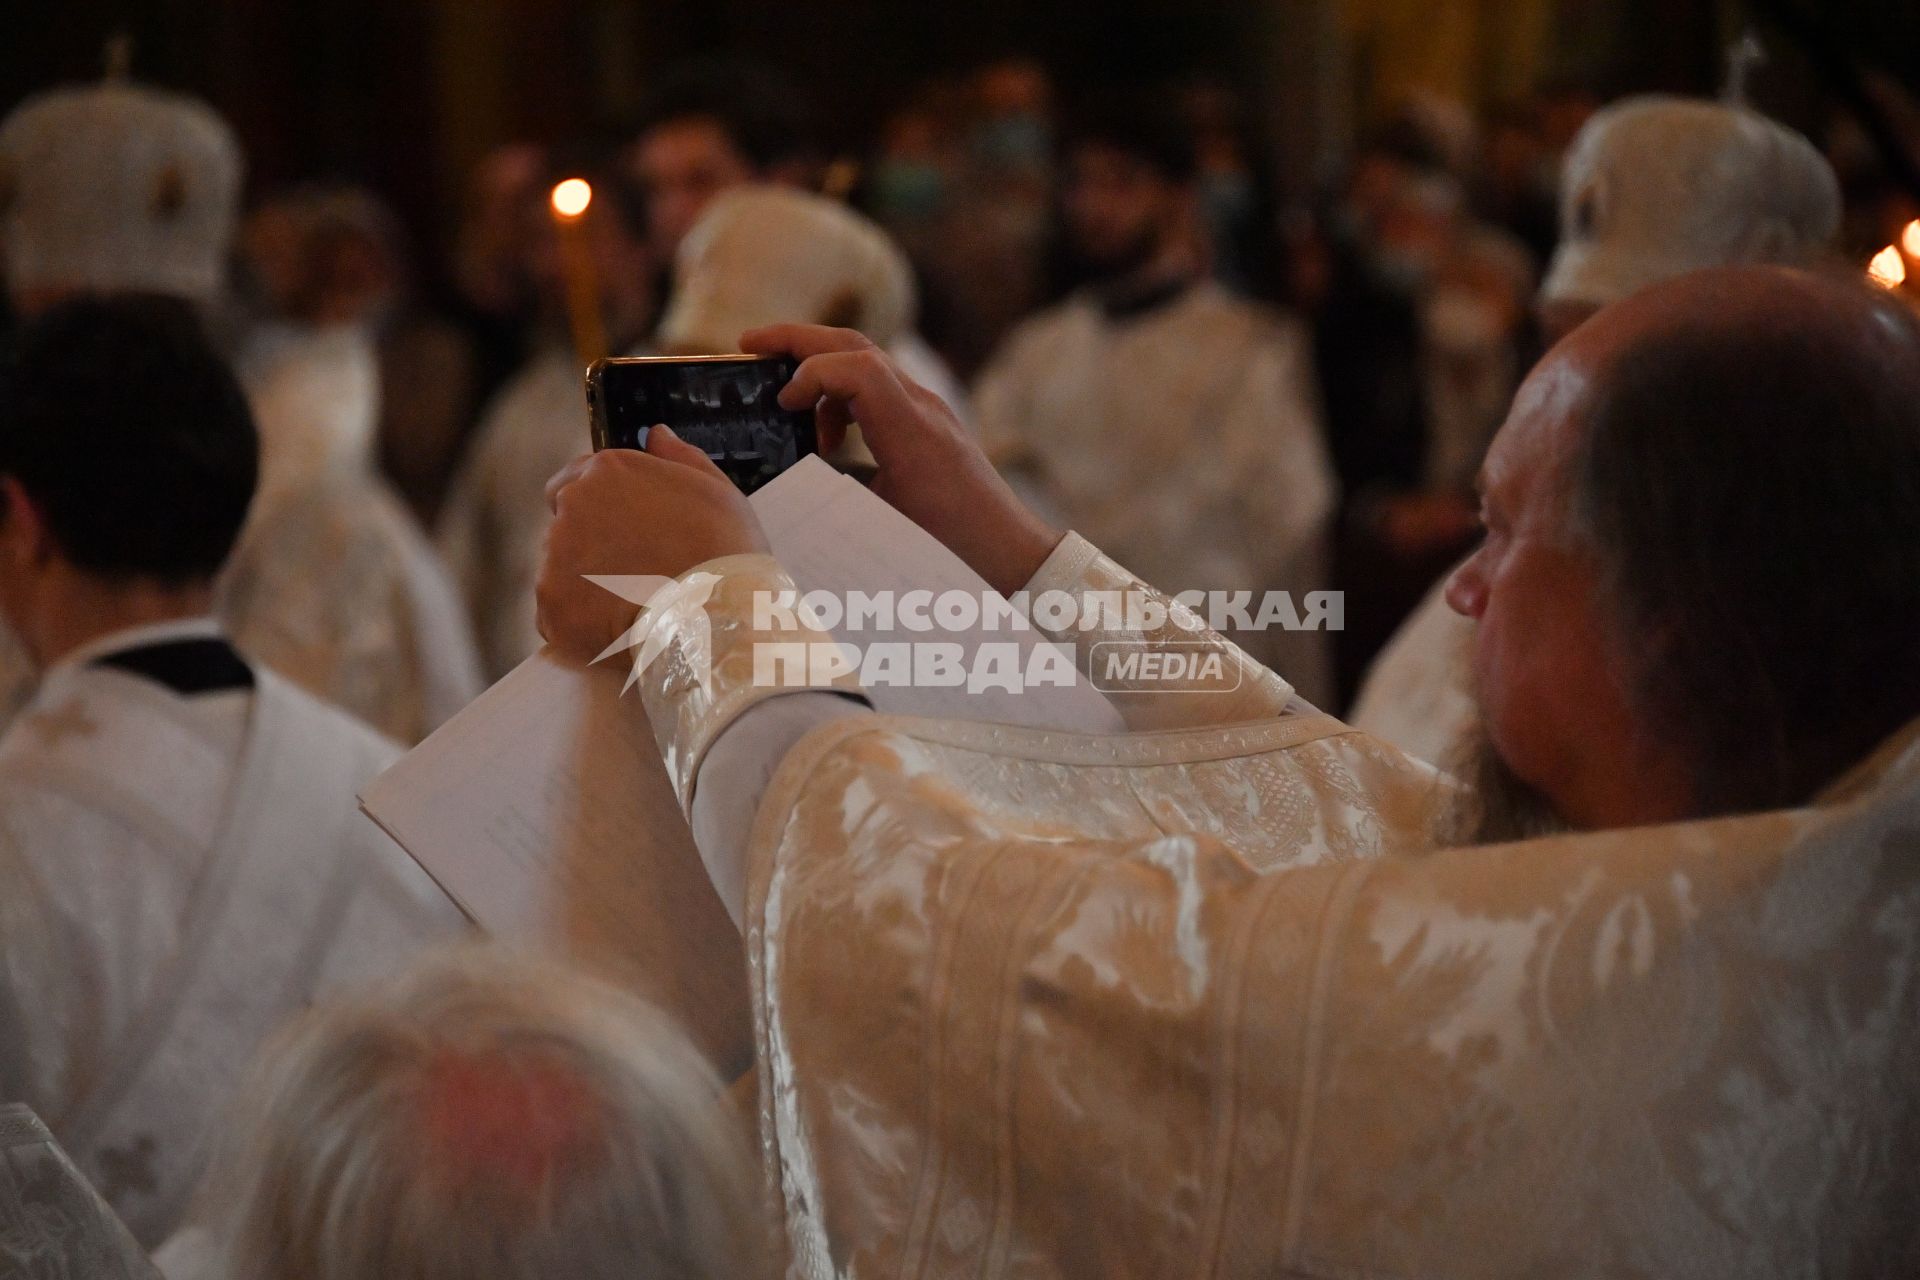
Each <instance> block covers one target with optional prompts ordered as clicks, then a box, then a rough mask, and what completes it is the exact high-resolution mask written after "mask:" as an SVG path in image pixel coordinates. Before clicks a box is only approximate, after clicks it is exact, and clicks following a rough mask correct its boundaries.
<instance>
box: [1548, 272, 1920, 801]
mask: <svg viewBox="0 0 1920 1280" xmlns="http://www.w3.org/2000/svg"><path fill="white" fill-rule="evenodd" d="M1570 345H1575V346H1578V347H1579V348H1581V349H1584V350H1585V351H1588V352H1590V353H1591V356H1592V359H1593V360H1594V362H1595V365H1596V373H1595V377H1594V380H1593V384H1592V385H1593V394H1592V397H1591V399H1590V401H1589V403H1588V404H1587V406H1586V407H1585V411H1584V415H1583V416H1584V420H1585V421H1584V426H1585V430H1584V432H1583V433H1582V444H1581V447H1580V448H1579V450H1578V451H1577V453H1576V455H1575V463H1574V467H1573V470H1572V472H1571V474H1570V475H1569V476H1568V479H1569V481H1570V482H1571V490H1570V491H1571V494H1572V496H1573V499H1574V507H1573V512H1574V514H1575V516H1576V518H1577V519H1578V521H1579V523H1580V525H1581V527H1582V528H1583V529H1584V531H1586V532H1587V533H1589V534H1590V535H1591V537H1592V541H1593V544H1594V546H1595V548H1596V550H1598V551H1599V553H1600V555H1601V558H1602V561H1603V563H1604V564H1605V566H1606V569H1607V585H1608V588H1609V590H1608V594H1609V595H1610V596H1611V597H1612V599H1613V600H1614V602H1615V603H1616V605H1617V613H1616V619H1617V623H1618V625H1619V627H1620V630H1621V633H1622V637H1623V639H1625V640H1626V641H1628V643H1629V645H1630V649H1629V651H1630V652H1633V653H1636V654H1638V655H1639V659H1640V660H1639V662H1638V664H1637V666H1638V670H1637V671H1636V672H1634V676H1635V678H1634V680H1633V681H1632V687H1633V688H1634V689H1635V691H1636V692H1637V693H1638V694H1639V695H1640V698H1641V701H1642V704H1643V705H1642V710H1643V711H1644V713H1645V714H1646V715H1647V716H1648V718H1649V722H1650V723H1652V724H1654V725H1656V726H1658V727H1659V728H1660V729H1661V730H1662V731H1664V732H1668V733H1673V734H1677V735H1679V736H1680V737H1681V738H1682V739H1683V740H1684V741H1685V743H1686V745H1687V747H1688V748H1689V749H1690V750H1691V751H1692V752H1694V753H1695V754H1696V758H1697V759H1698V760H1699V762H1700V763H1699V766H1698V775H1699V776H1698V778H1697V782H1696V785H1697V786H1698V787H1699V788H1700V790H1701V792H1702V795H1701V799H1702V801H1703V802H1704V803H1706V804H1708V805H1709V806H1711V807H1712V808H1714V809H1746V808H1754V807H1761V806H1763V805H1767V804H1775V803H1782V802H1787V801H1794V800H1804V799H1806V798H1809V796H1810V795H1811V794H1812V792H1814V791H1816V790H1817V789H1818V788H1819V787H1820V786H1822V785H1824V784H1825V783H1827V782H1829V781H1831V780H1832V779H1833V778H1834V777H1835V776H1836V775H1837V774H1838V773H1839V772H1841V771H1843V770H1844V769H1845V768H1846V767H1847V766H1849V765H1851V764H1853V763H1854V762H1856V761H1858V760H1859V759H1860V758H1861V757H1862V756H1863V755H1865V754H1866V753H1867V752H1868V751H1870V750H1871V749H1872V748H1873V746H1874V745H1876V744H1877V743H1878V742H1879V741H1880V740H1881V739H1882V738H1884V737H1885V736H1887V735H1888V734H1890V733H1892V732H1893V731H1894V730H1895V729H1897V728H1899V727H1900V725H1902V724H1903V723H1905V722H1906V721H1907V720H1909V719H1912V718H1913V717H1915V716H1916V715H1920V324H1917V323H1916V321H1915V317H1914V316H1913V314H1912V313H1911V312H1910V311H1908V310H1907V309H1906V308H1905V307H1903V306H1901V305H1900V304H1899V303H1897V302H1895V301H1893V300H1891V299H1889V298H1887V297H1886V296H1885V295H1884V294H1881V293H1880V292H1879V291H1877V290H1872V289H1869V288H1868V287H1866V286H1865V285H1862V284H1856V283H1854V282H1852V281H1846V280H1840V279H1834V278H1828V277H1824V276H1819V275H1814V274H1811V273H1807V272H1802V271H1793V270H1788V269H1784V268H1777V267H1775V268H1725V269H1719V270H1713V271H1704V272H1698V273H1695V274H1693V275H1690V276H1685V277H1681V278H1679V279H1677V280H1674V281H1672V282H1670V283H1668V284H1664V285H1660V286H1656V287H1655V288H1653V289H1651V290H1648V291H1647V292H1645V293H1643V294H1640V295H1637V296H1636V297H1633V298H1630V299H1628V300H1627V301H1625V302H1623V303H1621V304H1620V305H1618V306H1616V307H1613V308H1611V309H1609V310H1607V311H1605V312H1602V313H1601V314H1600V315H1598V316H1596V317H1595V318H1594V319H1593V320H1592V321H1591V322H1589V324H1588V325H1586V326H1584V327H1583V328H1582V329H1581V330H1580V331H1579V332H1577V333H1576V334H1575V335H1574V337H1573V338H1572V339H1570Z"/></svg>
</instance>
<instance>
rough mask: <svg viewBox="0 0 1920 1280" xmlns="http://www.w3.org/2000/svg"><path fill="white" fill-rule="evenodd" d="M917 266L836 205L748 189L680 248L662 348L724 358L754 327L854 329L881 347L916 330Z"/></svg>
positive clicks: (716, 207) (722, 205)
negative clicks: (800, 325)
mask: <svg viewBox="0 0 1920 1280" xmlns="http://www.w3.org/2000/svg"><path fill="white" fill-rule="evenodd" d="M914 302H915V299H914V283H913V269H912V267H911V266H910V265H909V263H908V262H907V258H906V255H905V254H904V253H902V252H901V251H900V249H899V247H898V246H897V245H895V244H894V243H893V241H892V239H890V238H889V237H888V235H887V233H886V232H884V231H882V230H881V229H880V228H879V227H878V226H877V225H876V224H874V223H873V222H871V221H869V220H868V219H867V218H865V217H863V216H862V215H860V214H858V213H855V212H854V211H853V210H851V209H849V208H847V207H846V206H845V205H842V204H840V203H838V202H837V201H834V200H829V199H827V198H826V197H824V196H817V195H813V194H811V193H809V192H805V191H796V190H793V189H791V188H787V187H773V186H752V187H743V188H739V189H736V190H734V191H731V192H728V193H727V194H726V195H723V196H721V197H720V198H719V199H717V200H715V201H714V202H713V204H712V205H711V206H710V207H709V208H708V210H707V212H706V213H705V214H703V215H701V218H700V221H699V222H698V223H697V224H695V226H694V228H693V230H692V231H691V232H689V233H688V235H687V237H686V239H685V240H683V241H682V242H681V244H680V250H679V254H678V261H677V262H676V263H675V283H674V291H673V298H672V300H671V302H670V303H669V304H668V308H667V314H666V318H665V319H664V320H662V321H661V325H660V341H661V344H662V345H663V346H664V347H666V348H668V349H669V350H674V351H683V352H706V353H717V352H728V351H732V350H734V349H735V348H736V347H737V345H738V343H739V340H740V335H741V334H742V333H743V332H745V331H746V330H748V329H752V328H756V327H758V326H760V325H767V324H781V323H787V322H799V323H808V324H831V325H839V326H843V327H846V328H852V329H858V330H860V331H861V332H862V333H864V334H866V335H867V337H869V338H871V339H872V340H873V341H874V342H876V343H878V344H880V345H881V346H886V345H887V344H889V343H891V342H893V341H894V340H895V339H896V338H898V337H899V336H900V335H901V334H903V333H905V332H906V331H907V330H908V329H909V328H911V327H912V325H913V313H914Z"/></svg>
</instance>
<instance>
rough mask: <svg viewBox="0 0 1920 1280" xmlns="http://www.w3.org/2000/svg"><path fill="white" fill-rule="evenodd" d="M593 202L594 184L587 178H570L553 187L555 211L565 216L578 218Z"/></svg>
mask: <svg viewBox="0 0 1920 1280" xmlns="http://www.w3.org/2000/svg"><path fill="white" fill-rule="evenodd" d="M592 203H593V186H592V184H590V183H589V182H588V181H587V180H586V179H585V178H568V179H567V180H566V181H565V182H562V183H559V184H557V185H556V186H555V187H554V188H553V211H554V212H555V213H557V214H559V215H560V216H561V217H563V218H577V217H579V216H580V215H581V214H583V213H585V212H586V211H587V206H588V205H590V204H592Z"/></svg>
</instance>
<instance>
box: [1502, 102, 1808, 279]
mask: <svg viewBox="0 0 1920 1280" xmlns="http://www.w3.org/2000/svg"><path fill="white" fill-rule="evenodd" d="M1560 224H1561V227H1560V229H1561V241H1560V248H1559V250H1558V251H1557V252H1556V253H1555V254H1554V258H1553V263H1552V265H1551V266H1550V267H1549V268H1548V270H1547V279H1546V283H1545V284H1544V285H1543V286H1542V287H1541V290H1540V296H1541V299H1542V300H1543V301H1547V302H1583V303H1589V304H1592V305H1597V306H1604V305H1606V304H1607V303H1610V302H1614V301H1617V300H1619V299H1621V298H1624V297H1626V296H1627V295H1628V294H1630V293H1634V292H1636V291H1637V290H1639V289H1642V288H1644V287H1646V286H1647V285H1650V284H1654V283H1657V282H1658V281H1661V280H1665V279H1667V278H1668V277H1670V276H1676V275H1681V274H1683V273H1685V272H1688V271H1694V270H1698V269H1700V268H1703V267H1715V266H1727V265H1732V264H1737V263H1749V262H1775V263H1783V264H1802V265H1803V264H1807V263H1810V262H1812V261H1814V260H1816V259H1817V258H1819V257H1820V256H1821V255H1822V254H1824V253H1825V252H1826V251H1827V250H1829V249H1830V248H1831V247H1832V246H1833V242H1834V239H1835V237H1836V236H1837V235H1838V234H1839V230H1840V184H1839V182H1838V181H1837V180H1836V179H1835V177H1834V174H1833V169H1832V167H1831V166H1829V165H1828V164H1827V162H1826V160H1825V158H1824V157H1822V156H1821V154H1820V152H1819V151H1818V150H1816V149H1815V148H1814V146H1813V144H1812V143H1810V142H1808V141H1807V139H1806V138H1804V137H1802V136H1801V135H1800V134H1798V133H1795V132H1794V131H1793V130H1791V129H1789V128H1787V127H1786V126H1785V125H1782V124H1779V123H1777V122H1775V121H1773V120H1769V119H1768V118H1767V117H1765V116H1763V115H1760V114H1758V113H1757V112H1754V111H1751V110H1748V109H1747V108H1745V107H1737V106H1729V105H1727V104H1725V103H1719V102H1708V101H1704V100H1699V99H1690V98H1674V97H1660V96H1647V97H1636V98H1627V99H1624V100H1622V101H1620V102H1617V103H1615V104H1614V105H1612V106H1610V107H1608V108H1606V109H1605V110H1603V111H1600V112H1598V113H1596V114H1595V115H1594V117H1593V119H1591V120H1589V121H1588V122H1587V124H1586V127H1585V128H1583V129H1582V130H1581V131H1580V133H1579V136H1577V137H1576V138H1575V139H1574V141H1573V146H1572V147H1571V148H1570V149H1569V150H1568V152H1567V161H1566V168H1565V171H1564V172H1563V174H1562V176H1561V189H1560Z"/></svg>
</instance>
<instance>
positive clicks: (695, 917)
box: [361, 459, 1122, 1071]
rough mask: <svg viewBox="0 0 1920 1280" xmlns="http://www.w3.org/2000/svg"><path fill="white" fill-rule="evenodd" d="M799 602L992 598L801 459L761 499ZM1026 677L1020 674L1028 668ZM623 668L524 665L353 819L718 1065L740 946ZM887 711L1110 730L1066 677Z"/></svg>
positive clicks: (950, 634)
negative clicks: (808, 597)
mask: <svg viewBox="0 0 1920 1280" xmlns="http://www.w3.org/2000/svg"><path fill="white" fill-rule="evenodd" d="M753 504H754V508H755V510H756V512H757V513H758V514H759V516H760V519H761V522H762V524H763V526H764V527H765V528H766V531H767V535H768V539H769V542H770V543H771V545H772V546H773V548H774V551H775V554H776V555H778V556H779V557H780V560H781V562H782V564H784V565H785V566H786V567H787V569H788V571H789V572H790V573H792V574H793V576H794V579H795V581H796V582H798V583H799V584H800V586H801V588H802V589H803V590H825V591H832V592H836V593H844V592H846V591H849V590H863V591H868V592H876V591H887V590H891V591H900V592H904V591H907V590H912V589H916V588H917V589H922V590H932V591H936V592H937V591H942V590H949V589H951V590H961V591H969V592H973V593H976V594H977V593H983V592H987V591H989V590H990V589H989V588H988V587H987V585H986V584H985V583H984V582H983V581H982V580H981V579H980V578H979V577H978V575H976V574H974V573H973V571H972V570H970V569H968V568H967V567H966V565H965V564H964V563H963V562H961V561H960V560H959V558H958V557H956V556H954V555H953V554H952V553H951V552H949V551H948V550H947V549H946V548H945V547H943V546H941V545H940V544H939V542H937V541H936V540H935V539H933V538H932V537H931V536H930V535H928V534H927V533H925V532H924V531H923V530H921V529H920V528H918V527H917V526H915V525H914V524H912V523H911V522H910V521H908V520H907V519H906V518H905V517H903V516H901V515H900V514H899V513H898V512H896V511H894V510H893V509H892V508H891V507H889V506H887V504H886V503H885V502H884V501H882V500H881V499H879V498H877V497H875V496H874V495H873V494H872V493H870V492H868V491H867V490H866V489H865V488H864V487H862V486H861V485H860V484H858V483H857V482H855V481H853V480H850V479H847V478H846V477H844V476H841V475H839V474H838V473H836V472H834V471H833V470H832V469H831V468H830V467H828V466H826V465H825V464H824V463H821V462H819V461H818V460H817V459H809V460H807V461H806V462H804V463H802V464H801V465H800V466H799V467H796V468H794V469H793V470H791V471H789V472H788V473H787V474H786V475H783V476H781V477H780V478H779V479H778V480H776V481H774V482H773V483H772V484H770V485H768V486H767V487H766V488H764V489H762V490H761V491H760V492H759V493H758V494H756V495H755V496H754V499H753ZM841 638H843V639H845V640H847V641H849V642H850V643H853V644H855V645H858V646H865V645H868V644H871V643H874V642H876V641H887V640H914V641H941V642H948V643H955V644H959V645H960V646H961V648H962V650H963V651H964V652H965V653H966V654H967V655H968V658H967V660H968V661H971V660H972V655H973V654H974V653H975V652H976V651H977V649H978V647H979V645H981V644H983V643H1015V644H1018V645H1020V646H1021V651H1022V653H1023V654H1024V653H1026V652H1027V651H1028V650H1030V649H1031V648H1032V647H1033V646H1035V645H1038V644H1043V643H1046V642H1045V641H1044V640H1042V639H1041V638H1040V637H1039V635H1038V633H1036V632H1033V631H1031V630H1025V631H1013V630H1005V629H1001V630H994V631H988V630H986V629H984V628H982V627H979V626H975V627H973V628H970V629H967V630H965V631H946V630H935V631H905V630H901V629H896V630H895V631H894V632H891V633H885V634H882V633H878V632H875V631H870V630H868V631H859V632H854V631H846V630H843V631H842V632H841ZM1023 669H1024V668H1023ZM625 676H626V669H625V667H624V665H623V664H621V663H620V662H619V661H617V660H610V661H609V662H608V663H606V664H603V665H602V666H599V667H596V668H593V669H590V670H589V669H582V668H578V667H575V666H573V665H571V664H569V663H567V662H565V661H563V660H561V659H559V658H557V657H555V656H553V655H551V654H548V653H541V654H539V655H536V656H535V657H533V658H531V659H529V660H528V661H527V662H525V663H524V664H522V665H521V666H520V667H518V668H517V669H515V670H514V671H513V672H512V673H510V674H509V675H508V676H507V677H506V678H505V679H503V680H501V681H500V682H499V683H498V684H496V685H495V686H494V687H493V688H492V689H489V690H488V691H487V692H486V693H484V694H482V695H481V696H480V697H479V698H478V699H477V700H475V702H474V703H473V704H472V705H471V706H469V707H468V708H467V709H466V710H465V711H462V712H461V713H460V714H459V715H457V716H455V717H454V718H453V720H451V721H450V722H448V723H447V724H446V725H444V726H443V727H442V728H441V729H440V730H439V731H438V732H436V733H435V734H433V735H432V736H431V737H429V738H428V739H427V740H426V741H425V742H423V743H421V744H420V746H419V747H417V748H415V749H414V750H413V751H412V752H411V753H409V754H408V755H407V756H406V757H405V758H404V759H402V760H401V761H400V762H399V763H398V764H396V765H394V766H393V768H391V769H390V770H388V771H387V772H386V773H385V774H383V775H382V776H381V777H379V778H378V779H376V780H375V781H374V782H373V783H372V784H371V785H370V786H369V787H368V788H367V790H366V792H365V793H364V794H363V795H362V797H361V803H362V807H364V808H365V809H366V811H367V813H368V814H369V815H370V816H372V818H373V819H374V821H376V822H378V823H379V824H380V825H381V826H382V827H383V828H385V829H386V831H387V832H388V833H389V834H390V835H392V836H393V838H394V839H395V840H396V841H398V842H399V843H400V845H401V846H402V847H403V848H405V849H406V850H407V851H408V852H409V853H411V854H412V855H413V857H414V858H415V859H417V860H418V861H419V862H420V864H421V865H422V866H423V867H425V868H426V870H427V872H428V874H430V875H432V876H433V878H434V879H435V880H436V881H438V882H439V883H440V885H441V887H442V888H444V889H445V890H446V891H447V892H448V894H450V895H451V896H452V897H453V899H454V900H455V901H456V902H458V903H459V904H460V906H461V908H462V909H463V910H465V911H466V912H467V914H468V915H469V916H471V917H472V918H473V919H474V920H475V921H476V922H477V923H478V924H479V925H481V926H482V927H483V928H485V929H486V930H487V931H488V932H490V933H492V934H494V935H495V936H497V937H500V938H502V939H506V940H510V941H515V942H520V943H526V944H530V945H534V946H536V947H541V948H545V949H550V950H557V951H558V952H560V953H561V954H565V955H568V956H570V957H572V958H574V959H576V960H579V961H581V962H583V963H586V964H587V965H589V966H590V967H593V968H595V969H598V970H600V971H602V972H604V973H606V974H607V975H608V976H610V977H612V978H613V979H614V980H616V981H619V982H620V983H622V984H623V985H625V986H627V987H629V988H630V989H633V990H637V991H639V992H640V993H641V994H643V995H645V996H647V997H648V998H649V999H651V1000H653V1001H654V1002H655V1003H657V1004H659V1005H661V1006H662V1007H663V1008H665V1009H667V1010H668V1011H669V1012H670V1013H672V1014H674V1015H675V1016H676V1017H678V1018H679V1019H680V1020H681V1021H682V1023H684V1024H685V1025H686V1026H687V1028H688V1030H689V1031H690V1032H691V1033H692V1034H693V1035H694V1038H695V1040H696V1042H698V1043H699V1044H700V1045H701V1046H702V1048H703V1049H705V1050H706V1052H707V1053H708V1054H709V1055H710V1056H711V1057H712V1058H713V1060H714V1062H715V1063H716V1065H717V1066H719V1067H720V1068H721V1069H722V1070H723V1071H730V1070H733V1069H736V1068H737V1069H744V1067H745V1066H746V1065H747V1064H749V1063H750V1062H751V1060H752V1040H751V1029H750V1020H749V1014H748V1004H747V991H746V981H745V973H744V966H743V963H742V951H741V947H740V940H739V937H738V934H737V933H736V932H735V930H734V928H733V925H732V922H731V921H729V920H728V918H727V915H726V911H725V908H724V907H722V905H721V904H720V900H719V898H718V896H717V895H716V894H715V893H714V891H713V887H712V885H711V884H710V883H709V882H708V880H707V877H706V872H705V869H704V868H703V867H702V865H701V862H700V857H699V853H698V851H697V850H695V848H694V847H693V837H692V835H691V833H690V832H689V831H688V830H687V826H686V823H685V821H684V820H683V819H682V818H681V816H680V809H679V805H678V804H677V802H676V801H675V799H674V796H673V792H672V789H671V787H670V786H669V784H668V782H667V777H666V771H665V769H664V768H663V767H662V765H661V763H660V758H659V753H658V751H657V750H656V749H655V747H654V744H653V739H652V735H651V731H650V729H649V728H648V726H647V723H646V721H645V718H644V716H643V714H642V711H641V706H640V702H639V699H638V697H637V696H635V695H632V694H629V695H628V696H627V697H625V698H622V697H621V696H620V691H621V686H622V683H623V682H624V679H625ZM873 693H874V698H875V703H876V706H878V707H879V709H881V710H883V711H886V712H889V713H891V714H897V715H920V716H944V717H949V718H958V719H974V720H996V721H1002V722H1007V723H1014V724H1022V725H1030V726H1037V727H1046V728H1057V729H1067V730H1074V731H1079V732H1091V733H1117V732H1119V731H1120V730H1121V728H1122V724H1121V721H1120V717H1119V715H1118V713H1117V712H1115V711H1114V710H1113V708H1112V706H1111V705H1110V704H1109V703H1108V702H1107V700H1106V699H1105V697H1103V696H1102V695H1101V694H1100V693H1099V692H1098V691H1096V690H1094V689H1092V688H1091V687H1089V686H1087V685H1086V684H1085V683H1084V682H1079V681H1076V682H1074V683H1073V684H1071V685H1069V686H1066V687H1057V688H1054V687H1047V688H1034V689H1026V690H1023V691H1022V692H1020V693H1017V694H1016V693H1010V692H1006V691H1002V690H989V691H982V692H973V693H970V692H968V691H967V689H966V688H965V687H964V686H962V687H958V688H951V687H948V688H895V687H888V688H880V689H875V690H874V691H873Z"/></svg>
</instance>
